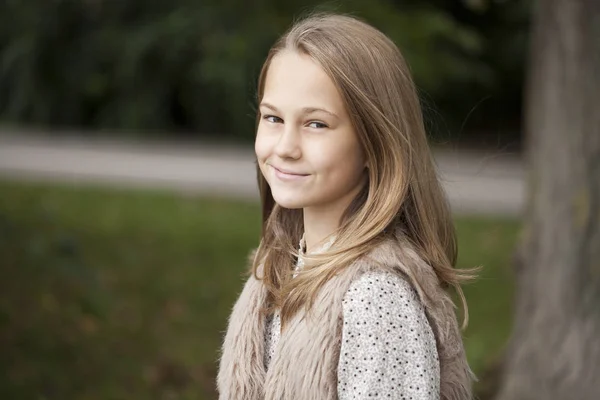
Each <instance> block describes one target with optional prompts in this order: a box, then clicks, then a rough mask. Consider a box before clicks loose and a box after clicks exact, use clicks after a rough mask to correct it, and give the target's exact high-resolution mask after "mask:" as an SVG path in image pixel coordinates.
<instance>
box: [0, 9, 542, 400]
mask: <svg viewBox="0 0 600 400" xmlns="http://www.w3.org/2000/svg"><path fill="white" fill-rule="evenodd" d="M530 9H531V4H530V1H527V0H504V1H502V0H419V1H416V0H403V1H401V0H396V1H393V0H370V1H366V0H365V1H359V0H353V1H336V2H329V3H323V2H321V1H297V0H290V1H286V2H281V1H277V0H260V1H259V0H254V1H246V2H242V1H238V0H219V1H217V0H204V1H197V0H170V1H162V0H161V1H158V0H126V1H116V0H108V1H101V0H85V1H84V0H55V1H48V0H45V1H41V0H27V1H25V0H3V1H1V2H0V172H1V178H0V294H1V296H0V349H1V350H0V398H1V399H37V400H42V399H89V400H93V399H125V398H127V399H130V400H135V399H196V400H198V399H201V400H204V399H205V400H209V399H215V398H216V392H215V382H214V379H215V374H216V366H217V357H218V349H219V346H220V343H221V338H222V335H223V333H224V330H225V326H226V320H227V316H228V315H229V312H230V309H231V306H232V305H233V302H234V300H235V299H236V297H237V295H238V294H239V291H240V290H241V287H242V284H243V281H244V279H245V276H244V271H245V269H246V257H247V254H248V252H249V251H250V249H251V248H253V247H254V246H256V245H257V243H258V234H259V229H260V215H259V205H258V202H257V197H256V190H255V181H254V178H255V171H254V164H253V158H252V140H253V136H254V113H255V107H256V104H255V97H254V96H255V85H256V79H257V76H258V72H259V70H260V66H261V64H262V62H263V60H264V58H265V56H266V53H267V51H268V48H269V47H270V45H271V44H272V43H273V42H274V41H275V39H276V38H277V37H278V36H279V35H281V34H282V33H283V32H284V31H285V29H286V28H287V27H288V26H289V25H290V24H291V23H292V22H293V20H294V18H297V17H299V16H301V15H303V14H305V13H306V12H309V11H313V10H330V11H339V12H348V13H351V14H353V15H356V16H359V17H362V18H364V19H365V20H367V21H368V22H370V23H372V24H373V25H375V26H376V27H378V28H379V29H381V30H382V31H384V32H385V33H386V34H388V35H389V36H390V37H391V38H392V39H393V40H394V41H395V42H396V43H397V44H398V46H399V47H400V49H401V50H402V52H403V53H404V55H405V57H406V58H407V60H408V62H409V64H410V66H411V70H412V72H413V74H414V78H415V80H416V83H417V86H418V88H419V91H420V95H421V98H422V101H423V109H424V113H425V118H426V124H427V126H428V130H429V134H430V140H431V144H432V147H433V148H434V152H435V155H436V159H437V160H438V163H439V166H440V173H441V176H442V179H443V181H444V184H445V185H446V188H447V190H448V193H449V197H450V199H451V202H452V206H453V210H454V212H455V220H456V226H457V230H458V237H459V262H458V264H459V267H473V266H482V267H483V269H482V273H481V276H480V278H479V280H478V281H477V282H475V283H473V284H470V285H468V286H467V287H466V288H465V293H466V296H467V301H468V303H469V306H470V309H469V310H470V321H471V322H470V325H469V327H468V329H467V330H466V332H465V343H466V347H467V351H468V357H469V361H470V363H471V365H472V367H473V369H474V370H475V372H476V374H477V375H478V376H479V377H480V382H479V383H478V384H477V392H478V394H479V395H480V397H481V398H482V399H486V398H490V396H491V394H492V393H493V392H494V391H495V389H496V387H497V382H498V375H499V373H498V371H499V363H500V360H501V358H502V354H503V351H504V349H505V345H506V343H507V339H508V336H509V333H510V330H511V320H512V319H511V312H512V304H513V288H514V279H513V278H514V277H513V272H512V271H513V269H512V257H513V249H514V245H515V243H516V241H517V236H518V232H519V228H520V226H521V211H522V203H523V185H524V183H523V181H524V177H523V172H522V165H521V164H522V162H521V159H522V155H521V152H522V151H521V150H522V143H523V135H522V131H523V127H522V125H523V124H522V111H521V110H522V105H523V104H522V103H523V101H522V97H523V95H522V93H523V85H524V78H525V64H526V59H527V51H528V33H529V21H530V14H531V10H530Z"/></svg>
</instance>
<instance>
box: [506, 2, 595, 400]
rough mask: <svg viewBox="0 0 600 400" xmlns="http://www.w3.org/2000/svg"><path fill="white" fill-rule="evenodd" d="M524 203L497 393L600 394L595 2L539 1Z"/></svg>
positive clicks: (519, 399)
mask: <svg viewBox="0 0 600 400" xmlns="http://www.w3.org/2000/svg"><path fill="white" fill-rule="evenodd" d="M532 29H533V33H532V38H531V40H532V42H531V48H530V57H531V58H530V65H529V70H528V73H529V76H528V87H527V89H526V99H525V103H526V110H525V111H526V125H525V126H526V128H525V129H526V135H527V136H526V138H527V156H528V162H529V171H530V176H529V201H528V209H527V212H526V215H525V218H524V231H523V236H522V238H521V242H520V246H519V251H518V255H517V260H518V261H517V268H516V277H517V298H516V304H515V307H516V309H515V324H514V330H513V334H512V337H511V340H510V343H509V347H508V351H507V358H506V360H505V367H504V368H505V371H504V375H503V384H502V387H501V389H500V392H499V394H498V397H497V398H498V399H499V400H529V399H532V400H533V399H545V400H549V399H550V400H552V399H557V400H558V399H560V400H564V399H582V400H587V399H589V400H592V399H593V400H598V399H600V0H545V1H544V0H539V1H537V2H536V6H535V10H534V16H533V27H532Z"/></svg>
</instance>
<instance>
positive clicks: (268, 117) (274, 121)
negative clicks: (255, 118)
mask: <svg viewBox="0 0 600 400" xmlns="http://www.w3.org/2000/svg"><path fill="white" fill-rule="evenodd" d="M262 118H263V119H264V120H265V121H268V122H270V123H272V124H278V123H281V122H283V120H282V119H281V118H279V117H276V116H274V115H269V114H265V115H263V117H262Z"/></svg>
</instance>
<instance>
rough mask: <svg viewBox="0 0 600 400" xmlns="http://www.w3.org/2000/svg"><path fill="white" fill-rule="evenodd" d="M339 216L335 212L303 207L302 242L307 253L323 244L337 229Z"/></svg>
mask: <svg viewBox="0 0 600 400" xmlns="http://www.w3.org/2000/svg"><path fill="white" fill-rule="evenodd" d="M340 216H341V215H337V213H331V212H319V211H317V210H314V209H308V208H305V209H304V242H305V243H306V252H307V253H309V252H310V251H313V250H314V249H315V248H316V247H318V246H319V245H321V244H323V243H324V242H325V240H326V239H327V237H329V236H330V235H331V234H333V233H334V232H335V231H336V230H337V229H338V227H339V218H340Z"/></svg>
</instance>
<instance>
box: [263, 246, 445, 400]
mask: <svg viewBox="0 0 600 400" xmlns="http://www.w3.org/2000/svg"><path fill="white" fill-rule="evenodd" d="M331 243H332V241H329V242H328V243H326V244H325V245H323V246H322V247H321V248H320V249H319V250H318V252H322V251H325V250H326V249H327V248H329V247H330V246H331ZM303 248H304V243H303V241H301V242H300V251H301V255H302V249H303ZM303 266H304V263H303V261H302V257H300V258H299V259H298V263H297V265H296V271H298V270H299V269H300V268H302V267H303ZM294 276H295V274H294ZM342 308H343V328H342V344H341V349H340V359H339V363H338V371H337V372H338V398H339V399H340V400H350V399H413V400H437V399H439V397H440V387H439V386H440V366H439V359H438V354H437V349H436V344H435V337H434V335H433V332H432V330H431V326H430V325H429V322H428V320H427V317H426V315H425V309H424V307H423V305H422V303H421V302H420V300H419V298H418V297H417V294H416V292H415V290H414V289H413V288H412V286H411V285H410V284H409V283H408V282H407V281H405V280H404V279H402V278H401V277H400V276H398V275H395V274H392V273H386V272H368V273H365V274H363V275H361V276H360V277H359V278H358V279H357V280H355V281H354V282H352V284H351V285H350V287H349V288H348V291H347V292H346V294H345V296H344V299H343V305H342ZM265 333H266V334H265V349H266V351H265V360H264V361H265V367H266V368H267V369H268V367H269V363H270V362H271V359H272V358H273V356H274V354H275V350H276V347H277V343H278V341H279V337H280V333H281V322H280V319H279V314H278V313H277V312H276V313H274V314H272V315H270V316H269V317H267V324H266V332H265Z"/></svg>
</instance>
